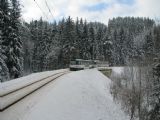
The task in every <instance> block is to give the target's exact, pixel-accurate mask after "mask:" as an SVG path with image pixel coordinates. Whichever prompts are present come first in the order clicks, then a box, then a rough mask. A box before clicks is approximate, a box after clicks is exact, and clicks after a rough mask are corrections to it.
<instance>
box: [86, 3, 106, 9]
mask: <svg viewBox="0 0 160 120" xmlns="http://www.w3.org/2000/svg"><path fill="white" fill-rule="evenodd" d="M107 7H108V5H107V4H106V3H104V2H103V3H102V2H101V3H97V4H95V5H90V6H85V7H84V9H86V10H88V11H102V10H104V9H106V8H107Z"/></svg>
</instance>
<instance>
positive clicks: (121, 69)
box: [110, 67, 124, 75]
mask: <svg viewBox="0 0 160 120" xmlns="http://www.w3.org/2000/svg"><path fill="white" fill-rule="evenodd" d="M110 68H111V69H112V72H113V73H114V74H118V75H120V74H122V73H123V72H124V67H110Z"/></svg>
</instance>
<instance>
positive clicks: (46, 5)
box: [45, 0, 54, 18]
mask: <svg viewBox="0 0 160 120" xmlns="http://www.w3.org/2000/svg"><path fill="white" fill-rule="evenodd" d="M45 3H46V6H47V8H48V11H49V12H50V13H51V15H52V17H53V18H54V15H53V14H52V12H51V9H50V8H49V5H48V3H47V1H46V0H45Z"/></svg>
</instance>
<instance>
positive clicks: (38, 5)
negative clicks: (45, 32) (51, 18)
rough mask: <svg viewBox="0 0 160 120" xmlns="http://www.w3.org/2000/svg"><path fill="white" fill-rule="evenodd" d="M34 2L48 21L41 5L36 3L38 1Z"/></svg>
mask: <svg viewBox="0 0 160 120" xmlns="http://www.w3.org/2000/svg"><path fill="white" fill-rule="evenodd" d="M34 2H35V3H36V5H37V6H38V8H39V9H40V10H41V12H42V13H43V15H44V16H45V17H46V19H47V20H48V17H47V15H46V14H45V12H43V10H42V8H41V7H40V6H39V4H38V3H37V2H36V0H34Z"/></svg>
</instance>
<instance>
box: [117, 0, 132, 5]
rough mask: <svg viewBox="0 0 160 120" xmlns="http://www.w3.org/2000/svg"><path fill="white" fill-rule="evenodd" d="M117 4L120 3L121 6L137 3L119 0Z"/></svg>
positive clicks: (130, 0)
mask: <svg viewBox="0 0 160 120" xmlns="http://www.w3.org/2000/svg"><path fill="white" fill-rule="evenodd" d="M117 2H119V3H121V4H127V5H132V4H134V3H135V0H117Z"/></svg>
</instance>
